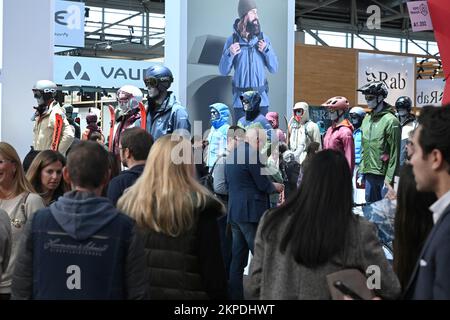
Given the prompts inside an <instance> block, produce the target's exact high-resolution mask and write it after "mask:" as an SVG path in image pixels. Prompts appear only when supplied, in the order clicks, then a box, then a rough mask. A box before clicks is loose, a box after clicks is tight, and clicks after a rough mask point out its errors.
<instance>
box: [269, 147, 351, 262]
mask: <svg viewBox="0 0 450 320" xmlns="http://www.w3.org/2000/svg"><path fill="white" fill-rule="evenodd" d="M351 178H352V174H351V172H350V168H349V166H348V163H347V161H346V159H345V156H344V155H343V154H342V153H341V152H338V151H334V150H324V151H320V152H319V153H317V154H316V155H315V157H314V161H312V162H311V163H310V165H309V168H308V170H307V171H306V172H305V174H304V176H303V179H302V184H304V185H305V186H307V187H305V188H300V189H299V190H298V191H297V193H296V194H295V195H293V196H291V197H290V198H289V199H288V201H287V202H286V203H285V204H284V205H282V206H280V207H279V208H277V209H275V210H274V212H273V214H272V215H271V216H270V217H269V220H268V223H267V225H266V228H264V229H263V230H262V232H263V237H269V238H270V237H272V235H275V236H276V234H274V233H272V230H276V228H272V227H271V226H272V225H273V224H276V223H282V222H283V221H286V219H290V222H289V223H288V225H287V229H286V232H285V233H284V235H283V236H282V237H281V243H280V251H281V252H283V253H284V252H289V254H292V255H293V257H294V259H295V261H297V263H299V264H302V265H304V266H306V267H317V266H320V265H322V264H324V263H326V262H328V261H329V260H330V259H331V258H332V257H334V256H335V255H337V254H339V253H340V252H341V250H343V249H344V248H345V246H346V244H347V243H348V241H349V230H350V228H351V227H352V226H351V222H352V219H354V215H353V213H352V205H353V191H352V182H351ZM337 226H338V227H337ZM288 246H289V247H290V249H287V247H288Z"/></svg>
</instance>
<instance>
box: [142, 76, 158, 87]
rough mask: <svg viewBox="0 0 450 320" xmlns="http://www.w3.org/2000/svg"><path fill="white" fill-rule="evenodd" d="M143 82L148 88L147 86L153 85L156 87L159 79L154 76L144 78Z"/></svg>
mask: <svg viewBox="0 0 450 320" xmlns="http://www.w3.org/2000/svg"><path fill="white" fill-rule="evenodd" d="M144 83H145V85H146V87H147V88H148V87H153V88H155V87H157V86H158V84H159V79H158V78H155V77H150V78H147V79H145V80H144Z"/></svg>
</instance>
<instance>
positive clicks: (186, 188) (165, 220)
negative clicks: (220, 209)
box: [117, 134, 209, 236]
mask: <svg viewBox="0 0 450 320" xmlns="http://www.w3.org/2000/svg"><path fill="white" fill-rule="evenodd" d="M194 172H195V169H194V163H193V150H192V145H191V142H190V141H189V140H187V139H186V138H184V137H181V136H178V135H170V134H169V135H165V136H162V137H160V138H159V139H158V140H156V142H155V143H154V144H153V146H152V148H151V149H150V153H149V155H148V158H147V161H146V164H145V168H144V172H143V173H142V175H141V176H140V177H139V178H138V180H137V181H136V182H135V184H134V185H133V186H132V187H130V188H129V189H128V190H127V191H126V192H125V194H124V195H123V196H122V197H121V198H120V199H119V201H118V204H117V207H118V208H119V209H120V210H122V211H123V212H125V213H127V214H128V215H130V216H131V217H132V218H133V219H134V220H136V222H137V223H138V225H140V226H145V227H148V228H150V229H152V230H154V231H156V232H162V233H164V234H167V235H170V236H178V235H180V234H182V233H183V232H185V231H187V230H189V229H190V228H191V227H192V226H193V223H194V214H195V211H196V208H199V207H202V206H203V205H204V204H205V202H206V195H208V194H209V191H208V190H207V189H206V188H204V187H203V186H201V185H200V183H198V182H197V180H196V179H195V175H194Z"/></svg>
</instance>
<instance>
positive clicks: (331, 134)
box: [323, 119, 355, 172]
mask: <svg viewBox="0 0 450 320" xmlns="http://www.w3.org/2000/svg"><path fill="white" fill-rule="evenodd" d="M323 148H324V149H333V150H336V151H341V152H342V153H343V154H344V155H345V158H346V159H347V162H348V165H349V166H350V169H351V172H353V169H354V168H355V143H354V141H353V126H352V124H351V123H350V121H348V120H347V119H344V120H342V121H341V122H340V123H338V124H337V125H332V126H330V127H329V128H328V130H327V133H326V134H325V137H324V138H323Z"/></svg>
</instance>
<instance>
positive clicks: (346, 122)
mask: <svg viewBox="0 0 450 320" xmlns="http://www.w3.org/2000/svg"><path fill="white" fill-rule="evenodd" d="M340 127H347V128H349V129H350V130H352V132H353V131H354V130H355V128H354V127H353V125H352V124H351V122H350V121H349V120H348V119H344V120H342V121H341V122H339V123H338V124H337V125H336V127H335V128H336V129H338V128H340Z"/></svg>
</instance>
